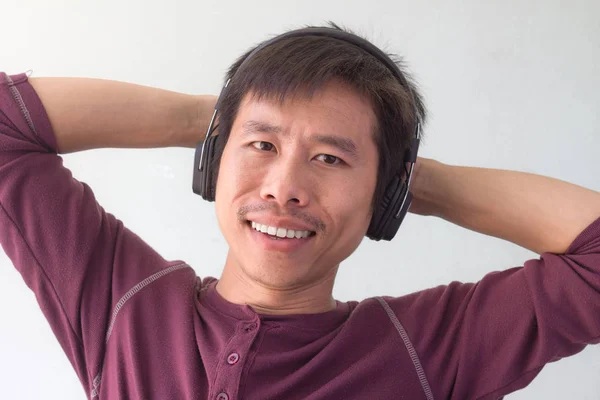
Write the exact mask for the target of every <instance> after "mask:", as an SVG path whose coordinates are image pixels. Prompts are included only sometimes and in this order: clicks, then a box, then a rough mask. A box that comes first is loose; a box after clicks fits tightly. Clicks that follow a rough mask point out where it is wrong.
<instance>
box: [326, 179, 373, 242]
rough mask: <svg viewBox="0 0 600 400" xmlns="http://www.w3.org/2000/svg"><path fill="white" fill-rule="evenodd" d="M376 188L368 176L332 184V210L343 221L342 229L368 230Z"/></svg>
mask: <svg viewBox="0 0 600 400" xmlns="http://www.w3.org/2000/svg"><path fill="white" fill-rule="evenodd" d="M359 182H360V183H359ZM335 186H337V187H335ZM333 187H335V189H333ZM331 189H333V190H331ZM374 190H375V184H374V183H373V182H372V179H371V178H370V177H366V176H359V177H357V176H355V177H353V179H345V180H342V181H340V182H338V185H331V186H330V198H331V202H330V204H331V210H332V211H333V212H334V213H335V217H334V218H335V219H337V220H338V221H340V222H341V226H340V227H341V228H342V229H344V230H345V231H347V232H362V231H365V232H366V230H367V227H368V225H369V223H370V220H371V199H372V196H373V192H374ZM359 236H362V235H359Z"/></svg>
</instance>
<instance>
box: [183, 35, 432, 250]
mask: <svg viewBox="0 0 600 400" xmlns="http://www.w3.org/2000/svg"><path fill="white" fill-rule="evenodd" d="M298 36H326V37H331V38H335V39H339V40H343V41H345V42H348V43H351V44H353V45H355V46H358V47H360V48H361V49H363V50H364V51H366V52H367V53H369V54H371V55H372V56H374V57H375V58H377V59H378V60H379V61H381V62H382V63H383V64H384V65H385V66H386V67H387V68H388V69H389V70H390V71H391V72H392V74H394V76H395V77H396V78H397V79H398V81H399V82H400V84H401V85H402V86H403V87H404V88H406V89H407V90H410V86H409V84H408V82H407V81H406V78H405V77H404V76H403V75H402V73H401V72H400V69H399V68H398V66H397V65H396V64H395V63H394V62H393V61H392V60H391V59H390V58H389V57H388V56H387V55H386V54H385V53H384V52H383V51H381V50H380V49H379V48H377V47H376V46H375V45H373V44H372V43H370V42H369V41H367V40H365V39H363V38H361V37H359V36H356V35H353V34H351V33H347V32H344V31H341V30H337V29H334V28H303V29H298V30H294V31H290V32H286V33H284V34H282V35H279V36H277V37H275V38H273V39H271V40H269V41H266V42H264V43H263V44H261V45H260V46H258V47H257V48H256V49H254V51H252V53H250V54H249V55H248V57H246V59H244V61H243V62H242V64H241V65H240V66H239V68H238V71H239V70H240V69H242V66H243V65H244V63H246V62H247V61H248V60H249V59H250V58H252V56H253V55H254V54H255V53H257V52H258V51H260V50H261V49H263V48H265V47H267V46H269V45H271V44H273V43H275V42H278V41H280V40H282V39H287V38H290V37H298ZM233 78H235V76H234V77H233ZM233 78H232V79H233ZM230 81H231V79H230V80H228V81H227V82H226V83H225V85H224V86H223V89H222V90H221V94H220V95H219V99H218V100H217V104H216V106H215V111H214V113H213V116H212V119H211V121H210V124H209V126H208V130H207V132H206V139H205V140H204V141H203V142H201V143H198V145H197V146H196V154H195V157H194V175H193V182H192V190H193V191H194V193H196V194H199V195H200V196H202V198H203V199H204V200H207V201H215V191H216V181H215V182H213V177H212V172H211V171H210V169H209V167H210V165H211V164H212V161H213V159H214V155H215V142H216V138H217V136H218V135H212V133H213V131H214V130H215V129H216V127H214V128H213V125H214V123H215V118H216V116H217V112H218V110H219V105H220V103H221V99H222V98H223V97H224V96H225V93H226V91H227V86H228V85H229V82H230ZM411 94H412V91H411ZM413 96H414V95H413ZM415 100H416V99H415ZM415 118H416V121H417V123H416V126H415V128H414V132H415V134H414V137H413V138H412V139H411V142H410V146H409V148H408V149H407V150H406V153H405V154H404V161H403V163H402V165H403V167H404V169H405V172H406V179H404V180H403V179H402V171H398V173H396V175H394V177H393V178H392V181H391V182H390V183H389V184H388V185H387V187H386V189H385V193H384V195H383V198H382V200H381V203H380V204H376V205H375V208H374V211H373V216H372V217H371V223H370V224H369V228H368V230H367V237H368V238H370V239H373V240H381V239H383V240H392V239H393V237H394V236H395V235H396V232H397V231H398V228H400V224H402V221H403V220H404V217H405V216H406V213H407V212H408V209H409V207H410V204H411V202H412V193H410V191H409V187H410V180H411V177H412V173H413V169H414V166H415V162H416V161H417V153H418V151H419V143H420V140H421V124H420V122H419V120H418V113H417V110H416V102H415ZM407 163H410V168H409V170H408V171H406V164H407Z"/></svg>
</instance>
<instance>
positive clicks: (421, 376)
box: [376, 297, 433, 400]
mask: <svg viewBox="0 0 600 400" xmlns="http://www.w3.org/2000/svg"><path fill="white" fill-rule="evenodd" d="M376 299H377V301H378V302H379V304H380V305H381V307H383V309H384V310H385V312H386V314H387V315H388V317H389V318H390V321H391V322H392V324H393V325H394V327H395V328H396V330H397V331H398V333H399V334H400V337H401V338H402V341H403V342H404V346H405V347H406V350H407V351H408V354H409V356H410V358H411V360H412V362H413V366H414V367H415V371H416V373H417V377H418V379H419V382H420V383H421V388H422V389H423V392H425V397H426V398H427V400H433V392H432V391H431V387H430V386H429V381H428V380H427V376H426V375H425V371H424V370H423V366H422V365H421V361H420V360H419V355H418V354H417V351H416V350H415V348H414V346H413V344H412V342H411V341H410V338H409V336H408V333H406V330H405V329H404V326H402V323H401V322H400V320H399V319H398V317H397V316H396V314H395V313H394V311H393V310H392V309H391V307H390V305H389V304H388V303H387V302H386V301H385V300H384V299H383V298H381V297H376Z"/></svg>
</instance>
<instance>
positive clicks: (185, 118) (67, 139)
mask: <svg viewBox="0 0 600 400" xmlns="http://www.w3.org/2000/svg"><path fill="white" fill-rule="evenodd" d="M29 82H30V83H31V85H32V86H33V87H34V89H35V91H36V92H37V94H38V96H39V97H40V99H41V100H42V103H43V104H44V108H45V109H46V112H47V114H48V117H49V119H50V122H51V124H52V128H53V129H54V133H55V135H56V141H57V145H58V151H59V153H71V152H75V151H81V150H89V149H94V148H103V147H117V148H152V147H170V146H182V147H195V146H196V144H197V143H198V142H200V141H201V140H203V139H204V135H205V134H206V128H207V127H208V123H209V121H210V118H211V116H212V112H213V109H214V106H215V103H216V97H215V96H211V95H201V96H193V95H187V94H182V93H176V92H171V91H168V90H162V89H157V88H152V87H147V86H140V85H135V84H131V83H124V82H117V81H110V80H102V79H88V78H32V79H30V80H29Z"/></svg>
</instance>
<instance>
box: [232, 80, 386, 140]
mask: <svg viewBox="0 0 600 400" xmlns="http://www.w3.org/2000/svg"><path fill="white" fill-rule="evenodd" d="M248 121H255V122H265V123H267V124H269V125H272V126H277V127H279V128H280V129H279V131H278V132H271V133H286V132H293V131H295V130H302V131H315V132H327V133H329V134H336V135H342V136H351V137H353V139H355V140H357V141H359V142H362V141H363V140H370V141H372V139H373V138H374V132H375V129H376V126H377V120H376V117H375V113H374V110H373V107H372V105H371V102H370V100H369V99H368V98H367V97H366V96H361V95H360V94H359V93H358V92H357V91H356V90H354V89H352V88H350V87H349V86H348V85H346V84H344V83H340V82H330V83H328V84H326V85H324V86H323V87H322V88H320V89H319V90H317V91H315V92H314V93H313V94H312V95H311V94H307V93H306V92H303V91H297V92H295V93H293V94H290V93H287V95H286V97H285V98H284V99H283V100H281V99H280V96H279V94H275V95H271V96H270V95H258V94H256V93H255V92H252V91H251V92H249V93H247V94H246V95H245V96H244V98H243V99H242V102H241V103H240V107H239V110H238V113H237V116H236V119H235V121H234V124H233V131H240V130H241V128H242V127H243V126H244V124H246V123H247V122H248ZM232 133H233V132H232Z"/></svg>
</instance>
